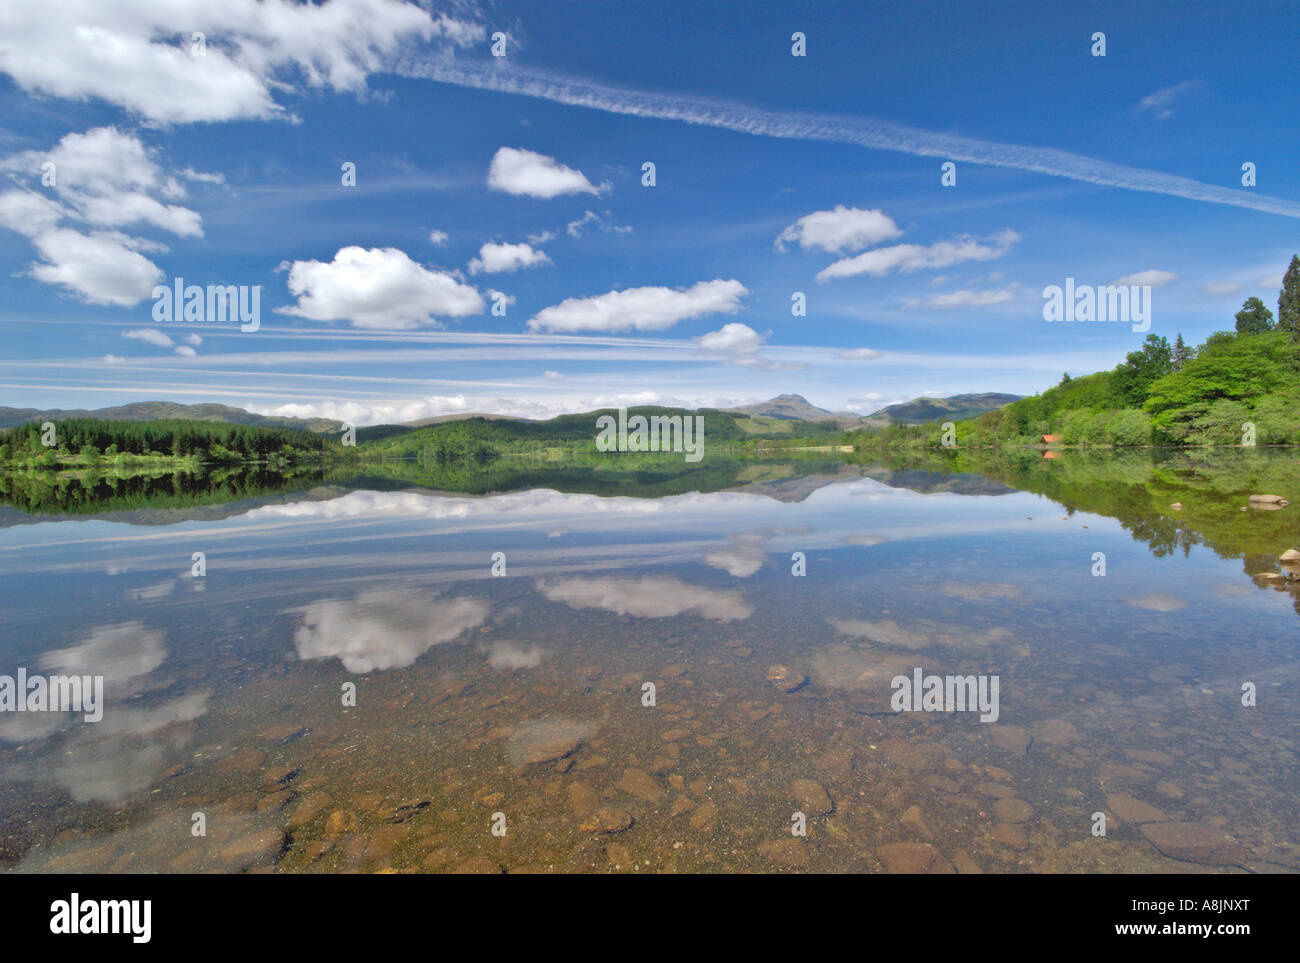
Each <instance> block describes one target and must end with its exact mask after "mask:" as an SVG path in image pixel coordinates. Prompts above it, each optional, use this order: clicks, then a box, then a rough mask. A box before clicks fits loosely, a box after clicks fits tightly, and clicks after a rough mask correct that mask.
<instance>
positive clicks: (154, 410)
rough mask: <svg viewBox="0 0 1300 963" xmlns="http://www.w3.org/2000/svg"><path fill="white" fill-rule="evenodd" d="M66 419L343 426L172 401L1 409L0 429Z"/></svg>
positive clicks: (320, 430) (324, 429) (322, 430)
mask: <svg viewBox="0 0 1300 963" xmlns="http://www.w3.org/2000/svg"><path fill="white" fill-rule="evenodd" d="M68 418H93V419H96V420H99V421H164V420H169V421H213V422H223V423H225V424H229V425H250V426H252V427H255V428H296V429H298V430H299V431H310V432H314V433H316V434H336V433H339V432H342V431H343V424H342V422H338V421H334V420H333V419H331V418H282V417H278V416H274V415H255V414H253V412H251V411H245V410H244V409H243V408H231V407H230V406H228V405H212V404H203V405H182V404H178V403H177V402H174V401H135V402H132V403H131V404H127V405H117V406H116V407H112V408H94V409H86V408H74V409H66V410H65V409H62V408H50V409H45V410H42V409H38V408H3V407H0V428H13V427H14V426H16V425H21V424H25V423H26V422H29V421H64V420H66V419H68Z"/></svg>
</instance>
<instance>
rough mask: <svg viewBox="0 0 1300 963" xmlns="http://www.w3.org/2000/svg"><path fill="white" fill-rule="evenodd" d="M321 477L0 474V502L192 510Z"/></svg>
mask: <svg viewBox="0 0 1300 963" xmlns="http://www.w3.org/2000/svg"><path fill="white" fill-rule="evenodd" d="M323 476H324V473H323V472H322V471H321V470H320V469H314V470H313V469H303V470H300V471H282V470H273V469H270V468H267V467H266V466H261V465H249V466H240V467H238V468H224V469H217V470H214V471H210V472H202V471H200V472H179V471H167V472H155V473H151V474H138V475H100V474H97V473H94V472H76V473H72V472H40V471H24V472H0V502H3V503H5V504H8V505H12V506H13V507H14V508H18V509H21V510H23V511H25V512H28V513H31V514H35V515H48V514H88V513H99V512H112V511H133V510H140V509H146V508H153V509H162V508H193V507H198V506H202V505H216V504H223V503H225V502H232V501H239V500H241V499H245V498H255V497H257V496H260V495H267V494H272V493H278V492H283V491H291V490H295V489H302V488H304V487H309V486H310V485H313V484H317V483H318V482H319V481H320V480H321V479H322V478H323Z"/></svg>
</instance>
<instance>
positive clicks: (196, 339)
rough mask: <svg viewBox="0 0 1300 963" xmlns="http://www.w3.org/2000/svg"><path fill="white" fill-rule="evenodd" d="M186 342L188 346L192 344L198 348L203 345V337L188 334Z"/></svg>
mask: <svg viewBox="0 0 1300 963" xmlns="http://www.w3.org/2000/svg"><path fill="white" fill-rule="evenodd" d="M185 341H186V343H187V344H192V345H194V346H195V347H197V346H198V345H201V344H202V343H203V336H202V335H198V334H187V335H186V336H185Z"/></svg>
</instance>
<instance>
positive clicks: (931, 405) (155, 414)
mask: <svg viewBox="0 0 1300 963" xmlns="http://www.w3.org/2000/svg"><path fill="white" fill-rule="evenodd" d="M1019 397H1020V396H1019V395H1009V394H998V393H993V392H986V393H984V394H965V395H953V396H951V397H949V398H915V399H913V400H912V401H908V402H906V403H903V404H897V405H889V406H888V407H885V408H881V409H880V410H879V411H876V412H873V413H872V414H870V415H867V416H866V417H863V416H861V415H857V414H854V413H853V412H844V411H828V410H827V409H825V408H818V407H817V406H816V405H813V404H811V403H810V402H809V401H808V399H806V398H804V397H803V396H802V395H794V394H784V395H777V396H776V397H775V398H771V399H769V400H767V401H763V402H759V403H757V404H752V405H741V406H739V407H736V408H727V409H723V410H725V411H729V412H737V413H740V414H746V415H750V416H751V417H754V418H766V419H774V420H776V421H788V422H794V421H807V422H834V423H835V425H836V427H838V428H841V429H843V430H851V429H855V428H874V427H885V426H886V425H890V424H894V423H900V422H901V423H904V424H919V423H921V422H925V421H933V420H936V419H938V418H941V417H943V418H951V419H953V420H954V421H956V420H959V419H962V418H972V417H974V416H975V415H978V414H981V413H983V412H985V411H991V410H993V409H994V408H1000V407H1002V406H1003V405H1005V404H1009V403H1010V402H1012V401H1016V400H1017V399H1018V398H1019ZM65 418H100V419H104V420H110V421H157V420H160V419H164V418H175V419H187V420H193V421H222V422H228V423H230V424H236V425H253V426H256V427H261V428H298V429H301V430H303V431H310V432H315V433H317V434H331V435H332V434H338V433H340V432H342V431H343V423H342V422H340V421H336V420H334V419H332V418H289V417H282V416H276V415H259V414H254V413H253V412H251V411H245V410H244V409H243V408H232V407H230V406H229V405H217V404H200V405H184V404H179V403H177V402H173V401H136V402H132V403H130V404H125V405H117V406H115V407H111V408H93V409H86V408H75V409H72V408H70V409H63V408H49V409H38V408H4V407H0V429H3V428H12V427H14V426H15V425H21V424H23V423H25V422H28V421H59V420H61V419H65ZM467 418H486V419H488V420H501V421H526V420H528V419H523V418H512V417H511V416H509V415H493V414H468V413H466V414H454V415H439V416H437V417H433V418H421V419H419V420H416V421H408V422H403V423H401V424H399V425H374V426H371V427H370V428H368V429H365V431H366V434H367V435H369V436H383V435H388V434H400V433H401V432H403V431H408V430H412V429H416V428H423V427H426V426H428V425H436V424H442V423H444V422H449V421H462V420H464V419H467Z"/></svg>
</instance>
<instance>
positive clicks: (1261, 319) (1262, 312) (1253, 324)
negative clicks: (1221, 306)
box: [1236, 298, 1273, 334]
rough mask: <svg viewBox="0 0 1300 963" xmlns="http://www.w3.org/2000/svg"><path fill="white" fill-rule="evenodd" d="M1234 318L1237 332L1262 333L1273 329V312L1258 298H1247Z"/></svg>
mask: <svg viewBox="0 0 1300 963" xmlns="http://www.w3.org/2000/svg"><path fill="white" fill-rule="evenodd" d="M1236 318H1237V333H1238V334H1263V333H1264V332H1265V331H1272V330H1273V312H1272V311H1270V310H1269V309H1268V308H1266V307H1265V306H1264V302H1263V301H1261V300H1260V299H1259V298H1247V299H1246V301H1245V303H1244V304H1242V306H1241V310H1240V311H1238V312H1237V314H1236Z"/></svg>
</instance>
